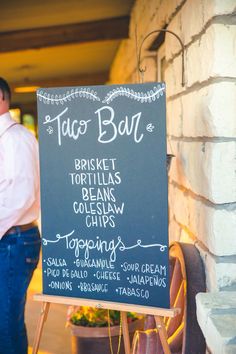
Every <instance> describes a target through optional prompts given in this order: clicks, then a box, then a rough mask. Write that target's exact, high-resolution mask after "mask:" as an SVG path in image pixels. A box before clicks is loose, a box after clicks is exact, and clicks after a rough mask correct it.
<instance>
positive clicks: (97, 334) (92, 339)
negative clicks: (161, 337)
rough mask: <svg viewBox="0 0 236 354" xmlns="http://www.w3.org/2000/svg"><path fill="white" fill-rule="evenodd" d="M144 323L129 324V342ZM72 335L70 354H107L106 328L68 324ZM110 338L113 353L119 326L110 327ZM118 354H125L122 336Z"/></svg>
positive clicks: (107, 338) (108, 344) (115, 349)
mask: <svg viewBox="0 0 236 354" xmlns="http://www.w3.org/2000/svg"><path fill="white" fill-rule="evenodd" d="M143 324H144V321H143V319H142V320H137V321H133V322H131V323H129V333H130V341H131V343H132V340H133V336H134V333H135V331H136V330H138V329H139V330H141V329H143ZM70 328H71V334H72V354H90V353H91V354H92V353H96V354H109V353H110V352H111V351H110V340H109V332H108V327H83V326H75V325H73V324H70ZM110 329H111V337H112V346H113V351H114V353H116V352H117V348H118V344H119V333H120V326H112V327H110ZM120 354H125V351H124V343H123V336H122V337H121V348H120Z"/></svg>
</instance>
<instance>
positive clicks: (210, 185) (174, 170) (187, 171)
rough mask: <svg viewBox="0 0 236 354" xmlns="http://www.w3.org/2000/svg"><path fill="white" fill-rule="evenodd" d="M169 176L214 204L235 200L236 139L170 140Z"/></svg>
mask: <svg viewBox="0 0 236 354" xmlns="http://www.w3.org/2000/svg"><path fill="white" fill-rule="evenodd" d="M171 145H172V148H173V153H174V155H175V156H176V157H175V158H174V159H173V161H172V166H171V170H170V177H171V178H172V179H173V180H174V181H176V182H177V183H178V184H179V185H182V186H184V187H185V188H187V189H190V190H192V191H193V192H194V193H195V194H197V195H200V196H202V197H204V198H206V199H208V200H210V201H211V202H212V203H216V204H223V203H233V202H235V201H236V174H235V164H236V162H235V154H236V142H235V141H229V142H217V143H216V142H204V141H203V142H196V141H178V142H176V141H174V140H172V141H171Z"/></svg>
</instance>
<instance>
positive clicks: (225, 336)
mask: <svg viewBox="0 0 236 354" xmlns="http://www.w3.org/2000/svg"><path fill="white" fill-rule="evenodd" d="M196 304H197V318H198V323H199V325H200V327H201V330H202V332H203V334H204V336H205V338H206V343H207V345H208V347H209V349H210V350H211V352H212V353H214V354H226V353H228V354H229V353H230V351H231V350H232V349H233V347H234V346H235V343H236V292H220V293H199V294H197V296H196ZM231 353H233V352H232V351H231Z"/></svg>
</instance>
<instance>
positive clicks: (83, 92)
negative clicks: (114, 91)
mask: <svg viewBox="0 0 236 354" xmlns="http://www.w3.org/2000/svg"><path fill="white" fill-rule="evenodd" d="M37 96H38V98H39V100H40V101H42V102H43V103H45V104H50V103H51V104H54V103H55V104H57V105H58V104H62V105H63V104H64V103H66V102H67V101H71V99H76V98H87V99H90V100H93V101H101V99H100V98H99V97H98V95H97V92H96V91H94V90H91V89H90V88H81V89H71V90H70V91H67V92H66V93H64V94H60V95H55V94H50V93H47V92H44V91H43V90H40V91H38V92H37Z"/></svg>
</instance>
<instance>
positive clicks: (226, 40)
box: [186, 24, 236, 87]
mask: <svg viewBox="0 0 236 354" xmlns="http://www.w3.org/2000/svg"><path fill="white" fill-rule="evenodd" d="M235 36H236V26H225V25H223V24H213V25H211V26H210V27H209V28H208V29H207V30H206V32H205V33H204V34H203V35H202V37H201V39H200V40H199V41H197V42H194V43H193V44H192V45H191V46H190V47H189V48H188V49H187V53H186V59H187V60H186V74H187V75H186V76H187V86H188V87H190V86H192V85H193V84H194V83H197V82H203V81H206V80H208V79H209V78H213V77H231V78H234V77H235V76H236V52H235ZM222 53H224V55H222Z"/></svg>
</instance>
